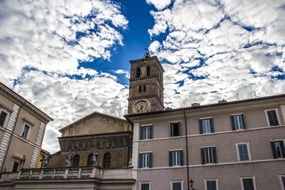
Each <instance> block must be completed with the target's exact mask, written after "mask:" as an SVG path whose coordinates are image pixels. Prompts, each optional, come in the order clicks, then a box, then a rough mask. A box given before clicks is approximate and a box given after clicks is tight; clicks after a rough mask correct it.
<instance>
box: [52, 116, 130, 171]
mask: <svg viewBox="0 0 285 190" xmlns="http://www.w3.org/2000/svg"><path fill="white" fill-rule="evenodd" d="M59 131H60V132H61V133H62V137H59V144H60V152H57V153H56V154H54V155H52V156H51V158H50V160H49V163H48V165H47V167H65V166H67V165H66V164H67V163H66V159H67V157H68V156H71V160H70V161H71V163H70V166H69V167H91V166H92V163H91V161H92V156H93V153H96V161H97V166H98V167H101V168H104V169H109V168H124V167H125V168H126V167H128V164H129V162H130V155H131V145H132V131H131V125H130V124H129V122H127V121H126V120H124V119H121V118H117V117H113V116H110V115H106V114H102V113H99V112H93V113H91V114H89V115H87V116H85V117H83V118H81V119H79V120H77V121H75V122H73V123H71V124H69V125H67V126H65V127H64V128H62V129H60V130H59Z"/></svg>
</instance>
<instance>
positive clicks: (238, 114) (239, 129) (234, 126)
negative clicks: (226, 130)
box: [230, 113, 246, 131]
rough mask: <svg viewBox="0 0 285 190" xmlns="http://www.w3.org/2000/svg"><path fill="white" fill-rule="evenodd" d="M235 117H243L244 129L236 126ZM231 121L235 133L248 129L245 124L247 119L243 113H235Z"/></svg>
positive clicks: (231, 116)
mask: <svg viewBox="0 0 285 190" xmlns="http://www.w3.org/2000/svg"><path fill="white" fill-rule="evenodd" d="M235 116H241V117H242V124H243V128H240V127H239V128H237V126H236V125H235V122H234V117H235ZM230 120H231V125H232V130H233V131H242V130H245V129H246V124H245V117H244V114H243V113H234V114H231V115H230Z"/></svg>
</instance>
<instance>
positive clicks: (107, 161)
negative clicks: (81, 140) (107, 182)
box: [103, 152, 111, 169]
mask: <svg viewBox="0 0 285 190" xmlns="http://www.w3.org/2000/svg"><path fill="white" fill-rule="evenodd" d="M110 167H111V154H110V153H109V152H107V153H105V154H104V161H103V168H104V169H106V168H110Z"/></svg>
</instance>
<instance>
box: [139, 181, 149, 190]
mask: <svg viewBox="0 0 285 190" xmlns="http://www.w3.org/2000/svg"><path fill="white" fill-rule="evenodd" d="M142 184H148V185H149V190H151V182H150V181H140V182H139V190H142Z"/></svg>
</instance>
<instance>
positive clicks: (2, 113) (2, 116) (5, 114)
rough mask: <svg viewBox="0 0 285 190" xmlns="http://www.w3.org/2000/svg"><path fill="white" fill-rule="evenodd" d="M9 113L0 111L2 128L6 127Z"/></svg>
mask: <svg viewBox="0 0 285 190" xmlns="http://www.w3.org/2000/svg"><path fill="white" fill-rule="evenodd" d="M7 115H8V114H7V113H6V112H5V111H3V110H1V109H0V127H4V126H5V123H6V119H7Z"/></svg>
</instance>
